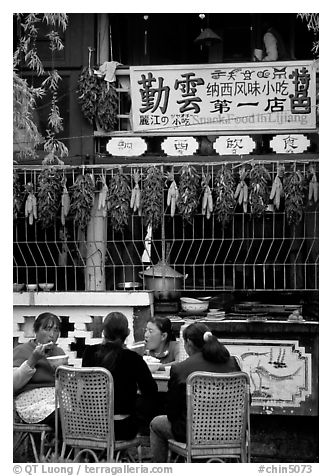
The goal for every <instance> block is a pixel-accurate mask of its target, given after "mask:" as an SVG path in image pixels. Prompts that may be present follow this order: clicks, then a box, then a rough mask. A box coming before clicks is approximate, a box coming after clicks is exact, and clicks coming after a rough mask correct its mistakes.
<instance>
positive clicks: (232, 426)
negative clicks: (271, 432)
mask: <svg viewBox="0 0 332 476" xmlns="http://www.w3.org/2000/svg"><path fill="white" fill-rule="evenodd" d="M186 394H187V397H186V398H187V443H181V442H179V441H175V440H173V439H170V440H168V444H169V454H168V461H169V462H170V461H171V455H172V453H175V454H177V455H178V456H177V457H179V456H182V457H184V458H185V460H186V461H187V462H188V463H190V462H191V461H193V460H197V459H202V460H207V461H206V462H207V463H212V462H225V460H228V459H232V460H233V461H234V459H237V460H240V461H241V463H249V462H250V421H249V377H248V375H247V374H246V373H245V372H231V373H225V374H219V373H211V372H193V373H192V374H190V375H189V376H188V378H187V384H186Z"/></svg>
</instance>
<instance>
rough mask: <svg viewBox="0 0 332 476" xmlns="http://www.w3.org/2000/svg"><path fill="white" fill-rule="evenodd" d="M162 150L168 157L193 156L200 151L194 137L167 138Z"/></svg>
mask: <svg viewBox="0 0 332 476" xmlns="http://www.w3.org/2000/svg"><path fill="white" fill-rule="evenodd" d="M161 148H162V149H163V151H164V152H165V154H167V155H173V156H183V155H193V154H194V153H195V152H196V151H197V149H198V142H197V140H196V139H194V138H193V137H167V139H165V140H164V141H163V143H162V144H161Z"/></svg>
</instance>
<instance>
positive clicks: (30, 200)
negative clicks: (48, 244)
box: [24, 182, 38, 225]
mask: <svg viewBox="0 0 332 476" xmlns="http://www.w3.org/2000/svg"><path fill="white" fill-rule="evenodd" d="M33 189H34V187H33V183H31V182H28V183H27V184H26V186H25V191H26V193H27V194H28V195H27V198H26V200H25V206H24V212H25V217H26V218H28V223H29V225H33V222H34V220H37V218H38V215H37V199H36V196H35V194H34V192H33Z"/></svg>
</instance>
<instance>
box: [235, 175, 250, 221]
mask: <svg viewBox="0 0 332 476" xmlns="http://www.w3.org/2000/svg"><path fill="white" fill-rule="evenodd" d="M239 175H240V182H239V183H238V185H237V187H236V190H235V194H234V197H235V198H237V203H238V204H239V205H242V207H243V211H244V213H247V211H248V193H249V188H248V185H247V183H246V181H245V179H246V177H247V175H248V171H247V170H246V168H245V167H241V169H240V173H239Z"/></svg>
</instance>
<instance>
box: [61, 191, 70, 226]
mask: <svg viewBox="0 0 332 476" xmlns="http://www.w3.org/2000/svg"><path fill="white" fill-rule="evenodd" d="M69 210H70V196H69V192H68V190H67V186H66V183H65V182H64V183H63V190H62V195H61V224H62V225H63V226H65V224H66V217H67V216H68V214H69Z"/></svg>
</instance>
